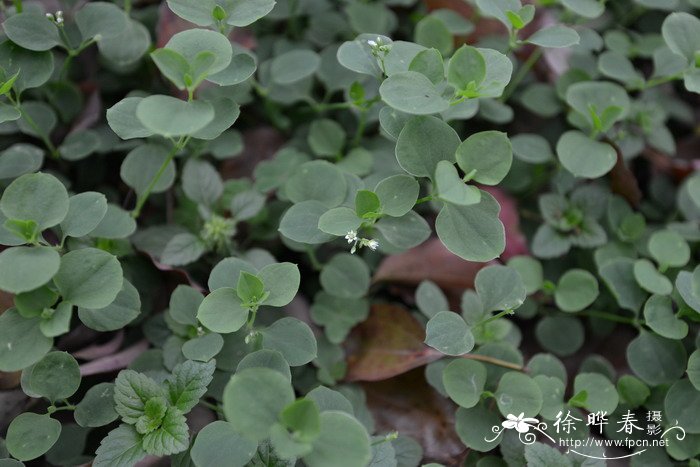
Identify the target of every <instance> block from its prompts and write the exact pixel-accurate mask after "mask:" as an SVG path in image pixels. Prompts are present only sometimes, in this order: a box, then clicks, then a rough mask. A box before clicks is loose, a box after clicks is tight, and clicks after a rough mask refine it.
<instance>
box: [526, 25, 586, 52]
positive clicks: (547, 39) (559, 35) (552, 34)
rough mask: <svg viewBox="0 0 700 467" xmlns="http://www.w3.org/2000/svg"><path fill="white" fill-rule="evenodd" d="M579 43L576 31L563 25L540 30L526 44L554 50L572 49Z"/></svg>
mask: <svg viewBox="0 0 700 467" xmlns="http://www.w3.org/2000/svg"><path fill="white" fill-rule="evenodd" d="M579 41H580V37H579V35H578V33H577V32H576V31H575V30H574V29H571V28H569V27H566V26H563V25H561V24H556V25H554V26H549V27H546V28H544V29H540V30H538V31H537V32H535V33H534V34H533V35H531V36H530V37H528V38H527V39H526V40H525V42H528V43H530V44H535V45H539V46H540V47H553V48H563V47H571V46H572V45H576V44H578V43H579Z"/></svg>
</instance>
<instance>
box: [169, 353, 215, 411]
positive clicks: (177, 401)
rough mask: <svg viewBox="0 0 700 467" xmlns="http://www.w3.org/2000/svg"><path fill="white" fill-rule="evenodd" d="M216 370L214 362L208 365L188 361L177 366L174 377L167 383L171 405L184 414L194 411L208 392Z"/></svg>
mask: <svg viewBox="0 0 700 467" xmlns="http://www.w3.org/2000/svg"><path fill="white" fill-rule="evenodd" d="M214 368H215V366H214V361H213V360H212V361H209V362H207V363H202V362H194V361H192V360H187V361H186V362H183V363H181V364H179V365H177V366H176V367H175V368H174V369H173V375H172V377H171V378H170V379H169V380H168V381H167V382H166V385H167V388H168V397H169V399H170V403H171V404H172V405H173V406H175V407H177V408H178V409H179V410H180V412H182V413H187V412H189V411H190V410H192V407H194V406H195V405H197V402H199V398H200V397H202V396H203V395H204V393H205V392H207V386H208V385H209V383H210V382H211V380H212V377H213V375H214Z"/></svg>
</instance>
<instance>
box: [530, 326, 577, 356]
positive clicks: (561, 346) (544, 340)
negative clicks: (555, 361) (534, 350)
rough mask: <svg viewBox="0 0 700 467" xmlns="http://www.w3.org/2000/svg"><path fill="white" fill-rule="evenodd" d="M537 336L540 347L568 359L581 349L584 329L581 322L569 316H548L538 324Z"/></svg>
mask: <svg viewBox="0 0 700 467" xmlns="http://www.w3.org/2000/svg"><path fill="white" fill-rule="evenodd" d="M535 336H536V337H537V342H539V343H540V345H541V346H542V347H543V348H544V349H545V350H548V351H550V352H552V353H553V354H555V355H558V356H560V357H567V356H569V355H572V354H573V353H575V352H576V351H577V350H578V349H580V348H581V346H582V345H583V341H584V337H585V336H584V329H583V325H582V324H581V322H580V321H579V320H578V319H576V318H572V317H569V316H547V317H545V318H543V319H541V320H540V322H539V323H537V326H536V328H535Z"/></svg>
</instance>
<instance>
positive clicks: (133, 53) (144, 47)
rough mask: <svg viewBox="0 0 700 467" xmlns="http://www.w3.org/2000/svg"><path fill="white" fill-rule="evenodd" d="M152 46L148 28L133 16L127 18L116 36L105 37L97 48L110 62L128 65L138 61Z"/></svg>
mask: <svg viewBox="0 0 700 467" xmlns="http://www.w3.org/2000/svg"><path fill="white" fill-rule="evenodd" d="M150 46H151V35H150V33H149V32H148V28H146V26H144V25H143V24H141V23H140V22H139V21H136V20H134V19H131V18H127V21H126V24H125V26H124V28H123V29H122V30H121V31H120V32H119V34H117V35H115V36H109V37H103V38H102V39H101V40H100V41H99V42H98V43H97V48H98V49H99V50H100V54H102V56H103V57H105V58H106V59H107V60H108V62H109V63H111V64H113V65H115V66H118V67H128V66H130V65H133V64H134V63H136V62H137V61H138V60H139V59H141V57H143V56H144V55H145V54H146V52H148V49H149V47H150Z"/></svg>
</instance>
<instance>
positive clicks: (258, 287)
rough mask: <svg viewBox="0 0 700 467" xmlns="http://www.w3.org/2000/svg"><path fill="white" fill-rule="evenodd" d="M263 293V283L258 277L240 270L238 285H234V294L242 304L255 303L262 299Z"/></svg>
mask: <svg viewBox="0 0 700 467" xmlns="http://www.w3.org/2000/svg"><path fill="white" fill-rule="evenodd" d="M264 293H265V284H263V281H261V280H260V279H258V277H257V276H255V275H254V274H250V273H249V272H245V271H241V274H240V276H238V285H237V286H236V294H237V295H238V298H239V299H240V300H241V302H243V303H244V304H246V303H250V304H257V303H260V302H261V301H262V298H263V295H264Z"/></svg>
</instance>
